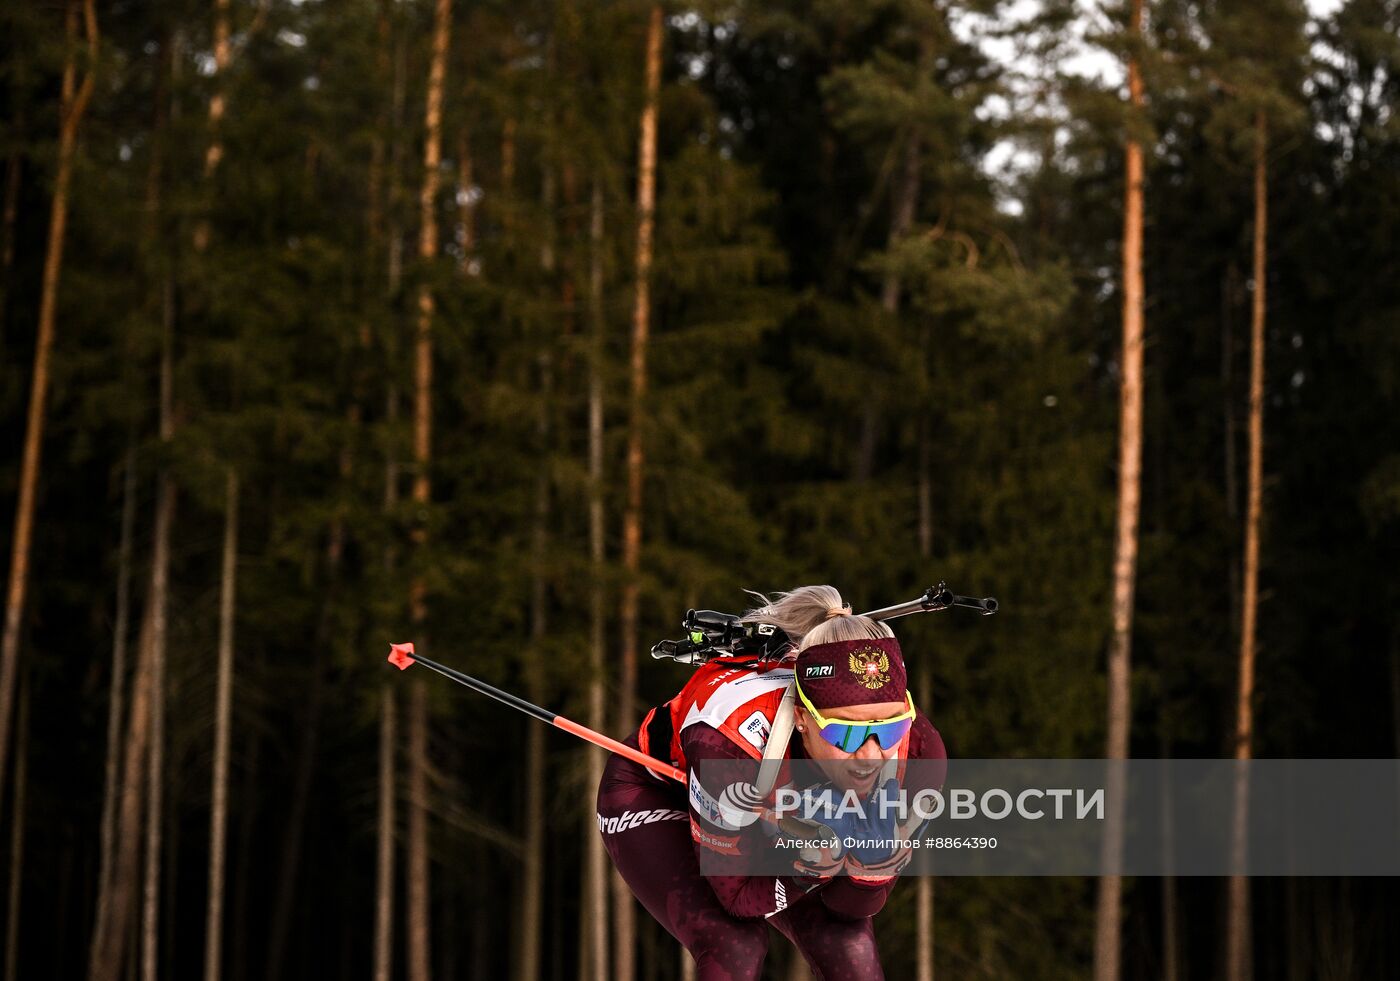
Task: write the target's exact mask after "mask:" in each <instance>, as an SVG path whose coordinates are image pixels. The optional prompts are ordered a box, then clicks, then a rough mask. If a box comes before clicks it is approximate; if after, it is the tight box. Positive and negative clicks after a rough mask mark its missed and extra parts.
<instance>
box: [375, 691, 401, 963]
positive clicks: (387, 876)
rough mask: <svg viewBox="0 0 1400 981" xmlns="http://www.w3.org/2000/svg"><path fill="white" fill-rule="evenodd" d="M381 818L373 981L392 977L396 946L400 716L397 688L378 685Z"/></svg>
mask: <svg viewBox="0 0 1400 981" xmlns="http://www.w3.org/2000/svg"><path fill="white" fill-rule="evenodd" d="M379 705H380V709H379V822H378V832H377V835H376V842H377V849H376V853H375V855H376V860H375V888H374V895H375V901H374V981H389V978H390V974H391V957H392V954H393V949H394V932H393V931H394V792H395V784H396V781H397V777H396V775H395V767H394V747H395V746H396V745H397V744H398V720H397V718H396V717H395V716H396V715H397V713H396V711H395V702H394V689H393V687H392V686H390V685H383V686H381V687H380V689H379Z"/></svg>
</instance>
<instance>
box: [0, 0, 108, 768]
mask: <svg viewBox="0 0 1400 981" xmlns="http://www.w3.org/2000/svg"><path fill="white" fill-rule="evenodd" d="M78 20H79V14H78V7H77V5H76V3H74V2H70V3H69V4H68V13H67V17H66V28H65V36H66V38H67V44H66V47H65V55H64V62H63V81H62V87H61V94H60V99H59V128H58V164H57V168H56V171H55V174H54V189H53V199H52V202H51V204H50V207H49V236H48V244H47V248H46V251H45V253H44V273H43V282H42V285H41V287H40V293H39V329H38V336H37V338H36V339H35V344H34V372H33V376H32V378H31V381H30V389H29V410H28V415H27V417H26V421H25V429H24V450H23V456H22V458H21V461H20V471H19V492H18V495H17V496H18V500H17V502H16V504H15V525H14V537H13V538H12V540H11V546H10V578H9V588H8V589H7V591H6V594H5V626H4V632H3V634H0V788H3V787H4V786H5V768H6V764H7V761H8V759H9V745H10V744H9V739H10V709H11V706H12V703H13V701H14V692H15V677H16V672H17V669H18V667H19V635H20V628H21V626H22V625H23V622H24V601H25V594H26V592H27V591H28V588H29V555H30V551H31V546H32V544H33V537H34V511H35V507H36V502H37V500H38V492H39V465H40V456H41V453H42V451H43V444H44V422H45V417H46V415H47V408H48V393H49V358H50V356H51V354H52V353H53V339H54V322H55V320H56V319H57V318H56V313H57V308H58V280H59V275H60V273H61V272H62V270H63V243H64V238H65V232H66V230H67V227H68V195H69V185H70V184H71V183H72V180H73V158H74V157H75V156H76V155H77V148H78V124H79V123H81V122H82V118H83V114H84V112H86V111H87V106H88V102H89V101H90V100H91V98H92V91H93V85H94V82H95V73H96V71H97V49H98V34H97V14H96V11H95V8H94V0H83V5H82V21H83V31H84V34H85V36H86V39H87V62H88V64H87V68H86V70H85V71H83V72H82V80H81V81H79V80H78V75H79V66H78V59H79V54H78V50H77V42H78Z"/></svg>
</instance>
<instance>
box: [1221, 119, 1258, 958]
mask: <svg viewBox="0 0 1400 981" xmlns="http://www.w3.org/2000/svg"><path fill="white" fill-rule="evenodd" d="M1268 155H1269V127H1268V119H1267V117H1266V116H1265V114H1264V111H1263V110H1262V109H1261V110H1259V111H1258V112H1257V113H1256V114H1255V117H1254V268H1253V272H1252V275H1253V277H1254V297H1253V303H1252V305H1251V308H1250V318H1249V473H1248V476H1247V478H1246V482H1247V483H1246V491H1245V516H1244V563H1243V568H1244V583H1243V592H1242V595H1241V596H1240V665H1239V685H1238V689H1237V700H1236V706H1235V759H1236V760H1240V761H1245V760H1248V759H1250V758H1251V757H1252V756H1253V755H1254V657H1255V636H1256V633H1257V629H1258V611H1259V524H1260V520H1261V517H1262V514H1263V509H1264V327H1265V317H1266V313H1267V310H1268V305H1267V303H1268V290H1267V284H1268V276H1269V264H1268V246H1269V238H1268V236H1269V169H1268ZM1234 789H1235V793H1234V811H1233V820H1232V823H1231V828H1230V838H1231V840H1230V848H1231V858H1232V865H1233V867H1234V870H1235V872H1236V873H1237V874H1235V875H1232V876H1230V889H1229V905H1228V912H1227V914H1226V923H1227V932H1226V941H1225V951H1226V952H1225V968H1226V977H1227V978H1229V979H1230V981H1243V979H1245V978H1247V977H1249V976H1250V974H1251V973H1252V972H1251V971H1250V963H1249V961H1250V958H1249V879H1248V878H1246V877H1245V876H1244V875H1243V874H1239V873H1240V872H1241V870H1242V866H1243V863H1244V859H1245V855H1246V853H1247V850H1248V841H1247V837H1248V833H1249V779H1248V776H1247V773H1246V771H1245V770H1244V768H1243V767H1240V768H1237V769H1236V771H1235V788H1234Z"/></svg>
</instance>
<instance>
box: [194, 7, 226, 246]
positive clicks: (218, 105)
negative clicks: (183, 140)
mask: <svg viewBox="0 0 1400 981" xmlns="http://www.w3.org/2000/svg"><path fill="white" fill-rule="evenodd" d="M232 57H233V48H232V46H231V45H230V43H229V0H214V91H213V92H212V93H210V96H209V143H208V145H206V146H205V148H204V171H203V173H204V181H205V183H206V184H207V183H208V182H209V180H210V178H212V177H213V176H214V172H215V171H216V170H218V169H219V163H220V162H221V161H222V160H223V159H224V141H223V135H222V133H221V127H222V126H223V121H224V109H225V107H226V104H227V97H226V96H225V94H224V86H225V84H226V77H227V75H228V66H229V62H230V61H231V60H232ZM209 236H210V227H209V217H208V215H203V216H201V217H200V219H199V221H198V222H197V223H196V224H195V227H194V249H195V251H196V252H198V253H203V252H204V250H205V249H207V248H208V247H209Z"/></svg>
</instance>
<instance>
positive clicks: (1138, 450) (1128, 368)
mask: <svg viewBox="0 0 1400 981" xmlns="http://www.w3.org/2000/svg"><path fill="white" fill-rule="evenodd" d="M1142 14H1143V0H1133V4H1132V15H1131V18H1130V20H1129V22H1128V34H1129V41H1130V42H1131V43H1132V44H1134V45H1136V44H1137V43H1139V42H1140V41H1141V39H1142ZM1128 97H1129V102H1130V106H1131V108H1130V112H1131V113H1132V115H1133V118H1132V119H1131V120H1130V121H1129V126H1130V130H1129V135H1128V138H1127V140H1126V145H1125V147H1124V149H1125V156H1126V160H1125V170H1126V181H1125V188H1124V196H1123V375H1122V381H1121V383H1120V385H1119V436H1118V518H1117V536H1116V542H1115V546H1114V556H1113V637H1112V640H1111V642H1110V647H1109V653H1108V740H1107V747H1106V751H1105V755H1106V756H1107V757H1108V759H1110V760H1123V759H1127V757H1128V725H1129V721H1130V718H1131V715H1130V712H1131V709H1130V705H1129V698H1130V690H1129V679H1130V664H1131V657H1132V641H1133V596H1134V592H1135V588H1136V582H1137V555H1138V517H1139V512H1140V509H1141V502H1142V353H1143V288H1142V206H1143V202H1142V180H1143V159H1142V144H1141V143H1140V142H1139V141H1138V140H1137V138H1136V136H1135V135H1134V134H1135V131H1136V130H1135V127H1136V125H1137V119H1136V117H1137V115H1138V114H1139V113H1140V112H1141V109H1142V105H1143V87H1142V71H1141V68H1140V67H1139V65H1138V57H1137V54H1136V53H1135V52H1134V53H1133V54H1132V55H1130V56H1129V59H1128ZM1107 791H1108V794H1107V810H1106V817H1107V824H1106V827H1105V834H1104V839H1103V841H1104V844H1103V860H1104V862H1105V864H1106V865H1108V864H1110V863H1111V864H1112V865H1116V863H1117V862H1118V860H1119V858H1120V856H1121V855H1122V851H1123V823H1122V819H1123V785H1122V780H1121V774H1120V773H1119V771H1117V770H1115V769H1110V773H1109V780H1108V786H1107ZM1122 894H1123V880H1122V877H1121V876H1118V875H1103V876H1100V878H1099V895H1098V909H1097V912H1096V916H1095V924H1094V930H1095V938H1094V978H1095V981H1117V979H1118V976H1119V969H1120V968H1119V963H1120V946H1121V942H1120V938H1121V935H1122V917H1123V910H1122Z"/></svg>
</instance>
